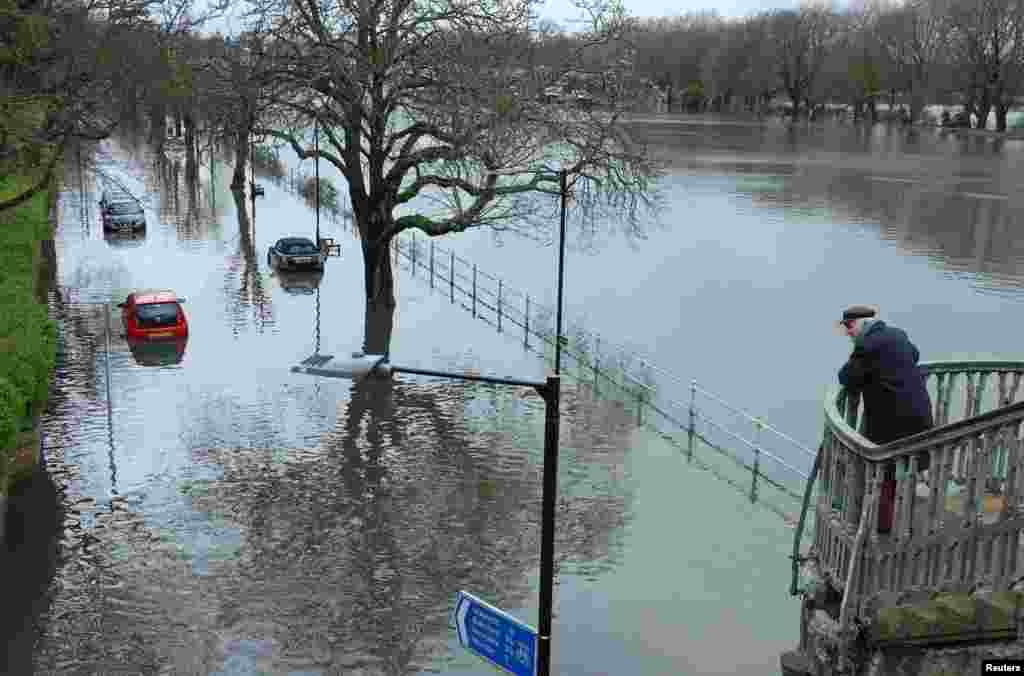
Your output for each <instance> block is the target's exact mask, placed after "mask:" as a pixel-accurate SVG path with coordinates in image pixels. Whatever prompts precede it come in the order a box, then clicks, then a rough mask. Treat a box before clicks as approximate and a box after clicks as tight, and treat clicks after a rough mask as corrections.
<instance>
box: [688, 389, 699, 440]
mask: <svg viewBox="0 0 1024 676" xmlns="http://www.w3.org/2000/svg"><path fill="white" fill-rule="evenodd" d="M696 434H697V381H696V380H691V381H690V430H689V440H688V442H687V456H688V459H693V450H694V449H693V445H694V442H695V439H694V437H695V436H696Z"/></svg>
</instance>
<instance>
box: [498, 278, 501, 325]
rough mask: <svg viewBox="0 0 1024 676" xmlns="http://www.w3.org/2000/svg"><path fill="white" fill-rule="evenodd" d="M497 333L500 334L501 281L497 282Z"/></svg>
mask: <svg viewBox="0 0 1024 676" xmlns="http://www.w3.org/2000/svg"><path fill="white" fill-rule="evenodd" d="M498 333H501V280H500V279H499V280H498Z"/></svg>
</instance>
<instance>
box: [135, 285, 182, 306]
mask: <svg viewBox="0 0 1024 676" xmlns="http://www.w3.org/2000/svg"><path fill="white" fill-rule="evenodd" d="M130 295H131V296H134V297H135V304H136V305H148V304H150V303H176V302H178V294H176V293H175V292H173V291H171V290H170V289H142V290H140V291H134V292H132V293H131V294H130Z"/></svg>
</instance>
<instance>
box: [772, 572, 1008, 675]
mask: <svg viewBox="0 0 1024 676" xmlns="http://www.w3.org/2000/svg"><path fill="white" fill-rule="evenodd" d="M803 580H804V583H803V585H802V587H801V590H802V592H803V595H804V597H803V603H802V604H801V615H800V620H799V621H800V645H799V646H797V649H796V650H794V651H790V652H788V653H786V654H784V655H783V656H782V659H781V664H780V666H781V668H782V673H783V674H784V676H960V675H962V674H980V673H981V662H982V660H985V659H999V658H1013V659H1024V640H1022V639H1024V590H1022V589H1018V588H1017V587H1015V588H1014V589H1013V590H1010V591H1005V592H997V593H993V592H991V591H988V590H979V591H977V592H975V593H972V594H963V593H939V592H919V593H917V594H913V595H910V594H908V595H904V597H901V598H900V599H882V600H880V601H877V602H876V603H875V604H874V607H869V608H868V609H867V610H866V612H864V613H863V618H862V619H861V620H858V621H856V622H855V623H853V624H852V626H850V627H849V628H848V629H847V630H846V631H845V632H844V631H843V630H842V628H841V627H840V625H839V622H838V617H839V612H838V607H837V605H838V604H837V602H836V593H835V591H834V590H833V589H832V586H831V585H830V584H829V582H828V580H827V579H825V578H824V577H822V576H821V575H820V574H819V573H818V570H817V568H816V566H815V564H814V562H813V561H809V562H807V563H805V565H804V568H803Z"/></svg>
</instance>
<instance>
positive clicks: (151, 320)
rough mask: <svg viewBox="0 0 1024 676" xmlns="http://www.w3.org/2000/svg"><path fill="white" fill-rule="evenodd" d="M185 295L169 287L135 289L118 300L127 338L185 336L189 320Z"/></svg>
mask: <svg viewBox="0 0 1024 676" xmlns="http://www.w3.org/2000/svg"><path fill="white" fill-rule="evenodd" d="M184 302H185V299H184V298H178V296H177V294H175V293H174V292H173V291H168V290H146V291H136V292H134V293H130V294H128V298H127V299H125V302H123V303H118V304H117V306H118V307H119V308H121V319H122V320H123V321H124V328H125V332H126V333H127V334H128V338H129V339H131V338H185V337H187V336H188V320H187V319H185V311H184V310H182V309H181V304H182V303H184Z"/></svg>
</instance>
